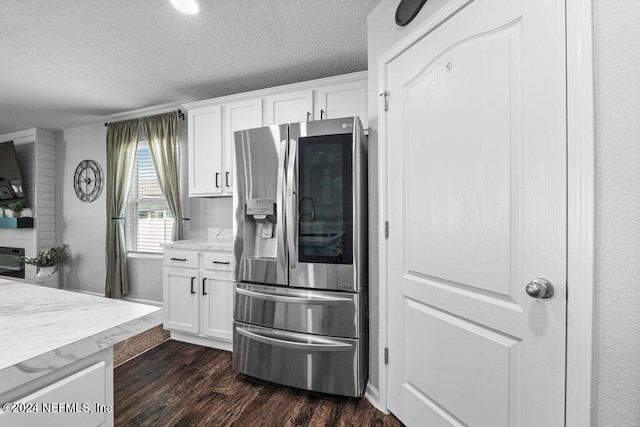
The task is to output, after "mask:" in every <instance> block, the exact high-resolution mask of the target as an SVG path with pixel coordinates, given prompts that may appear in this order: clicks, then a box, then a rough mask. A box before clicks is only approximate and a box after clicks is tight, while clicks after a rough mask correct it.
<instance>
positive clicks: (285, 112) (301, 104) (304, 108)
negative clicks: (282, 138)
mask: <svg viewBox="0 0 640 427" xmlns="http://www.w3.org/2000/svg"><path fill="white" fill-rule="evenodd" d="M313 117H314V116H313V90H312V89H307V90H299V91H295V92H286V93H279V94H276V95H271V96H268V97H267V98H266V115H265V123H264V124H265V126H270V125H279V124H283V123H297V122H304V121H307V120H313Z"/></svg>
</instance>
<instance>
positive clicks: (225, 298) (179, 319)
mask: <svg viewBox="0 0 640 427" xmlns="http://www.w3.org/2000/svg"><path fill="white" fill-rule="evenodd" d="M184 252H185V251H184V250H182V251H171V250H170V249H165V254H164V259H165V267H164V270H163V272H164V278H163V291H164V296H163V300H164V328H165V329H167V330H169V331H171V338H173V339H176V340H178V341H185V342H190V343H193V344H199V345H204V346H208V347H214V348H219V349H222V350H228V351H231V349H232V336H233V334H232V327H233V279H232V273H231V267H232V266H231V254H230V253H223V252H207V251H193V252H192V254H197V260H198V262H197V265H193V261H192V260H193V259H194V257H193V256H192V257H185V256H184ZM176 258H177V259H184V258H187V261H185V263H186V262H190V268H188V267H180V266H176V264H175V263H176V261H175V259H176ZM172 259H173V261H169V260H172ZM167 262H171V264H170V265H171V266H167Z"/></svg>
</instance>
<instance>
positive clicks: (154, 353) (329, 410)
mask: <svg viewBox="0 0 640 427" xmlns="http://www.w3.org/2000/svg"><path fill="white" fill-rule="evenodd" d="M114 394H115V403H114V404H115V425H116V426H136V427H141V426H154V427H155V426H274V427H275V426H278V427H279V426H402V423H400V422H399V421H398V420H397V419H396V418H395V417H394V416H393V415H385V414H383V413H382V412H380V411H378V410H377V409H375V408H374V407H373V406H371V404H370V403H369V402H368V401H367V399H365V398H362V399H351V398H342V397H337V396H330V395H326V394H321V393H312V392H306V391H302V390H298V389H294V388H289V387H284V386H279V385H276V384H272V383H269V382H266V381H261V380H257V379H254V378H251V377H247V376H245V375H241V374H237V373H236V372H233V371H232V370H231V353H228V352H225V351H219V350H215V349H211V348H206V347H200V346H196V345H192V344H186V343H182V342H178V341H173V340H170V341H166V342H164V343H162V344H160V345H159V346H157V347H155V348H153V349H151V350H149V351H148V352H146V353H144V354H142V355H140V356H138V357H136V358H135V359H132V360H130V361H128V362H126V363H124V364H122V365H120V366H118V367H117V368H116V369H115V370H114Z"/></svg>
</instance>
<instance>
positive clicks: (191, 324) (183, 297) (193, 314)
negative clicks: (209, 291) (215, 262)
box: [162, 268, 200, 334]
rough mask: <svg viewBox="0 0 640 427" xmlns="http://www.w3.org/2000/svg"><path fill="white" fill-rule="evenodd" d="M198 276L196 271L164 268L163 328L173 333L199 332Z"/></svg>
mask: <svg viewBox="0 0 640 427" xmlns="http://www.w3.org/2000/svg"><path fill="white" fill-rule="evenodd" d="M198 283H200V274H199V272H198V270H189V269H179V268H165V269H164V278H163V281H162V284H163V290H164V296H163V300H164V328H165V329H170V330H173V331H181V332H189V333H192V334H197V333H199V332H200V292H198Z"/></svg>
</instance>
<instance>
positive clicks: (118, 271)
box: [105, 119, 140, 298]
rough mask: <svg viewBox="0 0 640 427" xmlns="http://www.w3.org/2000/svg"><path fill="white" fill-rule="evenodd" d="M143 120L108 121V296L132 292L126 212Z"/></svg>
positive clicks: (106, 294) (106, 293) (106, 287)
mask: <svg viewBox="0 0 640 427" xmlns="http://www.w3.org/2000/svg"><path fill="white" fill-rule="evenodd" d="M139 124H140V120H138V119H136V120H127V121H123V122H115V123H109V126H108V128H107V189H106V192H107V241H106V252H107V259H106V263H107V281H106V284H105V296H107V297H109V298H120V297H122V296H124V295H127V294H128V293H129V279H128V276H127V249H126V240H125V234H124V214H125V208H126V206H127V198H128V197H129V189H130V188H131V177H132V175H133V166H134V164H135V160H136V151H137V147H138V126H139Z"/></svg>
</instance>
